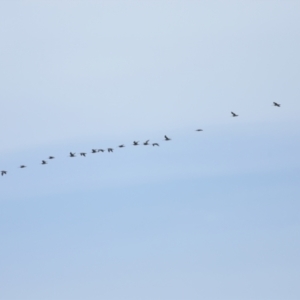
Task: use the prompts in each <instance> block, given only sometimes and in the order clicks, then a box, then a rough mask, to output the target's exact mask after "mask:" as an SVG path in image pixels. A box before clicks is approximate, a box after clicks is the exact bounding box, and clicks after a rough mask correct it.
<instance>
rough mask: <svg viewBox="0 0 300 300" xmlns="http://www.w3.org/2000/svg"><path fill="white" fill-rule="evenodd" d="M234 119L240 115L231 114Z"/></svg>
mask: <svg viewBox="0 0 300 300" xmlns="http://www.w3.org/2000/svg"><path fill="white" fill-rule="evenodd" d="M231 114H232V116H233V117H238V116H239V115H237V114H235V113H234V112H231Z"/></svg>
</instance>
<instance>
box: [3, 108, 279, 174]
mask: <svg viewBox="0 0 300 300" xmlns="http://www.w3.org/2000/svg"><path fill="white" fill-rule="evenodd" d="M273 105H274V106H276V107H280V104H278V103H276V102H273ZM231 115H232V117H238V116H239V115H237V114H236V113H234V112H231ZM196 131H203V130H202V129H196ZM164 138H165V141H171V139H170V138H169V137H168V136H166V135H165V136H164ZM132 145H133V146H139V141H133V144H132ZM143 145H144V146H148V145H150V144H149V140H147V141H145V142H144V143H143ZM152 146H153V147H155V146H157V147H158V146H159V144H158V143H152ZM118 147H119V148H124V147H125V145H123V144H122V145H119V146H118ZM104 151H105V150H104V149H92V151H91V153H93V154H94V153H98V152H104ZM113 151H114V149H113V148H107V152H109V153H111V152H113ZM79 155H80V156H83V157H85V156H86V155H87V153H86V152H80V153H79ZM69 157H76V153H73V152H70V154H69ZM54 158H55V157H54V156H49V157H48V159H49V160H51V159H54ZM41 164H42V165H47V161H46V160H42V163H41ZM20 168H21V169H24V168H26V166H25V165H21V166H20ZM6 174H7V171H5V170H3V171H1V176H4V175H6Z"/></svg>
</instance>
